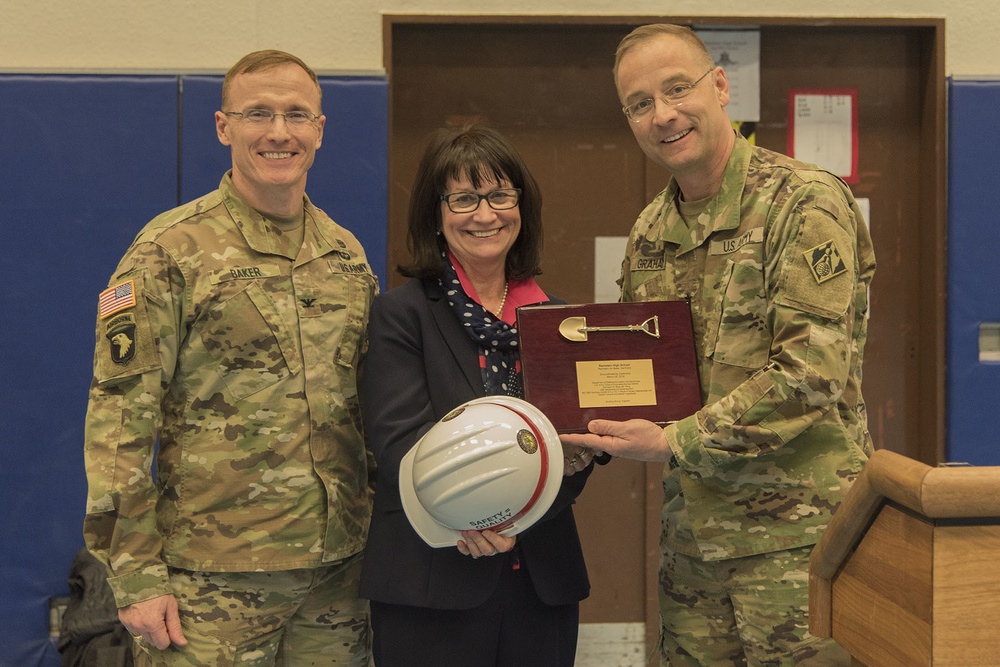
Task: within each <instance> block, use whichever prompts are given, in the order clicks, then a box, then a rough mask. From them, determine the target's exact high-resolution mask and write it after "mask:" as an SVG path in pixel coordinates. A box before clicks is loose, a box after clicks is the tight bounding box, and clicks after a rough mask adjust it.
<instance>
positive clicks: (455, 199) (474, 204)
mask: <svg viewBox="0 0 1000 667" xmlns="http://www.w3.org/2000/svg"><path fill="white" fill-rule="evenodd" d="M440 199H441V201H443V202H446V203H447V204H448V208H449V209H450V210H451V212H452V213H471V212H472V211H475V210H476V209H477V208H479V202H481V201H482V200H484V199H485V200H486V203H487V204H489V205H490V208H492V209H493V210H494V211H505V210H507V209H511V208H514V207H515V206H517V204H518V202H519V201H521V189H520V188H500V189H499V190H493V191H491V192H487V193H486V194H484V195H481V194H479V193H478V192H449V193H448V194H444V195H441V197H440Z"/></svg>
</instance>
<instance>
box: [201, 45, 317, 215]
mask: <svg viewBox="0 0 1000 667" xmlns="http://www.w3.org/2000/svg"><path fill="white" fill-rule="evenodd" d="M248 109H268V110H270V111H273V112H275V113H284V112H286V111H308V112H309V113H312V114H319V113H320V91H319V89H318V87H317V86H316V83H315V82H314V81H313V80H312V79H311V78H310V77H309V74H308V73H306V71H305V70H303V69H302V68H301V67H299V66H298V65H295V64H282V65H278V66H276V67H269V68H266V69H261V70H257V71H254V72H243V73H242V74H237V75H236V76H235V77H234V78H233V79H232V82H231V84H230V88H229V91H228V95H227V99H226V108H225V109H224V110H223V111H237V112H245V111H247V110H248ZM325 123H326V116H320V117H319V120H317V121H315V122H311V123H303V124H301V125H289V124H287V123H286V122H285V119H284V117H283V116H275V118H274V119H273V120H272V121H271V122H269V123H268V122H265V123H262V124H259V125H257V124H254V123H251V122H250V121H248V120H244V119H241V118H240V117H239V116H227V115H226V114H225V113H223V112H222V111H217V112H216V114H215V126H216V132H217V133H218V136H219V141H221V142H222V144H223V145H225V146H229V147H231V149H232V155H233V184H234V185H235V186H236V189H237V190H238V191H239V192H240V194H241V195H243V197H245V198H246V199H247V200H248V202H249V203H250V205H251V206H253V207H254V208H256V209H258V210H261V211H264V212H267V213H276V214H283V215H284V214H287V210H286V209H287V206H289V205H292V206H295V205H296V202H298V204H297V205H298V206H301V199H302V195H303V193H304V192H305V187H306V175H307V173H308V172H309V168H310V167H311V166H312V164H313V159H314V158H315V156H316V149H318V148H319V147H320V145H321V144H322V142H323V126H324V125H325Z"/></svg>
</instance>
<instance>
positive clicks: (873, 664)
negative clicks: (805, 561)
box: [809, 450, 1000, 667]
mask: <svg viewBox="0 0 1000 667" xmlns="http://www.w3.org/2000/svg"><path fill="white" fill-rule="evenodd" d="M998 517H1000V467H982V468H977V467H968V466H965V467H948V468H932V467H930V466H928V465H925V464H923V463H920V462H918V461H914V460H912V459H909V458H906V457H905V456H901V455H899V454H896V453H894V452H890V451H888V450H879V451H877V452H875V455H874V456H873V457H872V458H871V460H870V461H869V462H868V464H867V466H866V467H865V469H864V470H863V471H862V473H861V475H860V476H859V477H858V480H857V481H856V482H855V484H854V486H853V487H852V488H851V490H850V492H849V493H848V494H847V497H846V498H845V499H844V503H843V504H842V505H841V507H840V508H839V509H838V510H837V512H836V513H835V514H834V516H833V519H832V520H831V521H830V525H829V527H828V528H827V530H826V532H825V533H824V534H823V536H822V538H821V539H820V541H819V543H818V544H817V545H816V548H815V549H814V550H813V554H812V558H811V561H810V572H809V630H810V632H811V633H812V634H814V635H817V636H820V637H833V638H834V639H835V640H836V641H837V642H838V643H839V644H840V645H841V646H843V647H844V648H845V649H847V651H848V652H850V654H851V655H852V656H853V658H854V661H855V664H857V665H867V666H868V667H893V666H896V665H898V666H899V667H914V666H915V665H962V666H963V667H965V666H973V665H983V666H990V667H996V666H997V665H1000V622H998V619H1000V518H998Z"/></svg>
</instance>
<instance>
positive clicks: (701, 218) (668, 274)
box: [563, 25, 875, 667]
mask: <svg viewBox="0 0 1000 667" xmlns="http://www.w3.org/2000/svg"><path fill="white" fill-rule="evenodd" d="M614 72H615V83H616V86H617V89H618V95H619V98H620V100H621V102H622V104H623V111H624V113H625V116H626V117H627V119H628V122H629V125H630V126H631V128H632V131H633V133H634V134H635V137H636V140H637V141H638V143H639V145H640V147H641V148H642V149H643V152H645V153H646V155H647V156H648V157H649V158H650V159H651V160H653V161H654V162H656V163H657V164H659V165H661V166H663V167H665V168H666V169H668V170H669V171H670V173H671V176H672V177H671V179H670V182H669V183H668V184H667V187H666V188H665V189H664V190H663V191H662V192H661V193H660V194H659V195H657V196H656V198H654V199H653V201H652V202H651V203H650V204H649V205H648V206H647V207H646V209H645V210H644V211H643V212H642V213H641V215H640V216H639V219H638V220H637V222H636V223H635V226H634V227H633V228H632V232H631V235H630V237H629V242H628V246H627V251H626V257H625V261H624V264H623V266H622V277H621V281H620V283H621V290H622V291H621V299H622V301H651V300H667V299H687V300H689V301H690V303H691V310H692V315H693V320H694V330H695V344H696V348H697V352H698V359H699V360H700V367H699V373H700V381H701V390H702V399H703V401H704V407H703V408H702V409H701V410H699V411H698V412H696V413H695V414H693V415H690V416H688V417H686V418H684V419H682V420H680V421H678V422H676V423H673V424H669V425H667V426H666V427H662V426H658V425H657V424H654V423H652V422H649V421H644V420H630V421H626V422H614V421H607V420H594V421H592V422H591V423H590V425H589V429H590V433H588V434H582V435H566V436H564V437H563V441H564V442H566V443H567V444H569V445H586V446H589V447H592V448H593V449H595V450H600V451H603V452H608V453H611V454H614V455H618V456H625V457H629V458H634V459H639V460H646V461H663V462H665V463H666V464H667V465H665V466H664V476H663V489H664V493H665V498H664V504H663V509H662V523H663V533H662V537H661V553H662V559H661V581H660V584H661V585H660V610H661V617H662V625H663V628H662V651H663V657H664V660H667V661H668V662H669V664H671V665H675V666H677V665H712V666H713V667H718V666H720V665H747V664H750V665H792V664H806V665H840V664H843V665H847V664H850V657H849V656H848V655H847V653H846V652H845V651H843V650H842V649H841V648H840V647H838V646H837V645H836V644H835V643H833V642H832V641H831V640H820V639H818V638H816V637H812V636H811V635H809V634H808V631H807V630H808V621H807V612H808V606H809V597H808V568H809V555H810V553H811V551H812V548H813V545H815V543H816V541H817V540H818V539H819V537H820V535H821V534H822V532H823V530H824V528H825V527H826V525H827V523H828V522H829V520H830V517H831V515H832V514H833V512H834V510H835V509H836V508H837V506H838V505H839V503H840V502H841V501H842V499H843V497H844V494H845V493H846V492H847V490H848V488H849V487H850V485H851V484H852V482H853V481H854V480H855V478H856V477H857V476H858V474H859V473H860V471H861V469H862V466H863V465H864V463H865V462H866V461H867V459H868V456H869V455H870V454H871V453H872V441H871V437H870V435H869V433H868V428H867V417H866V412H865V404H864V400H863V398H862V395H861V360H862V351H863V348H864V343H865V338H866V335H867V321H868V287H869V285H870V283H871V279H872V275H873V273H874V271H875V256H874V254H873V251H872V244H871V238H870V236H869V234H868V229H867V226H866V224H865V222H864V219H863V217H862V214H861V211H860V210H859V209H858V206H857V204H856V203H855V201H854V198H853V196H852V195H851V191H850V189H849V188H848V187H847V185H846V184H844V183H843V181H841V180H840V179H839V178H837V177H836V176H834V175H833V174H831V173H829V172H827V171H824V170H822V169H819V168H818V167H816V166H814V165H807V164H803V163H802V162H798V161H796V160H793V159H790V158H788V157H786V156H784V155H780V154H778V153H774V152H771V151H768V150H765V149H763V148H759V147H756V146H752V145H750V143H748V142H747V141H746V139H744V138H743V137H742V136H740V135H739V134H737V133H735V132H734V131H733V128H732V126H731V124H730V121H729V118H728V115H727V113H726V104H727V103H728V102H729V83H728V80H727V79H726V74H725V72H724V71H723V69H722V68H721V67H719V66H717V65H716V64H715V63H714V62H713V61H712V58H711V56H710V55H709V53H708V50H707V48H706V47H705V45H704V43H703V42H702V41H701V39H700V38H699V37H698V36H697V35H696V34H695V33H694V32H693V31H692V30H690V29H688V28H686V27H682V26H674V25H649V26H642V27H640V28H637V29H636V30H634V31H633V32H632V33H631V34H629V35H628V36H626V37H625V38H624V39H623V40H622V42H621V43H620V45H619V47H618V51H617V54H616V59H615V69H614ZM661 400H670V399H669V397H666V398H665V399H661Z"/></svg>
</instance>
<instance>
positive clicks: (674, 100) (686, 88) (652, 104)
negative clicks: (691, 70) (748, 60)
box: [622, 66, 715, 123]
mask: <svg viewBox="0 0 1000 667" xmlns="http://www.w3.org/2000/svg"><path fill="white" fill-rule="evenodd" d="M713 71H715V67H714V66H713V67H712V69H710V70H708V71H707V72H705V73H704V74H702V75H701V76H699V77H698V79H697V80H696V81H695V82H694V83H676V84H674V85H673V86H671V87H670V88H668V89H667V90H664V91H663V92H662V93H660V95H659V96H658V98H659V99H661V100H663V103H664V104H666V105H667V106H670V107H679V106H680V105H682V104H683V103H684V98H685V97H687V96H688V95H690V94H691V91H692V90H694V87H695V86H697V85H698V84H699V83H701V80H702V79H704V78H705V77H706V76H708V75H709V74H711V73H712V72H713ZM655 108H656V98H652V97H644V98H642V99H641V100H638V101H635V102H633V103H632V104H628V105H626V106H623V107H622V111H623V112H624V113H625V117H626V118H628V119H629V120H630V121H632V122H633V123H638V122H639V121H640V120H642V119H643V118H645V117H646V116H647V115H648V114H649V113H650V112H651V111H652V110H653V109H655Z"/></svg>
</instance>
